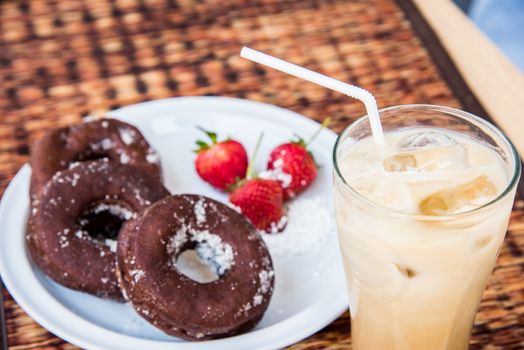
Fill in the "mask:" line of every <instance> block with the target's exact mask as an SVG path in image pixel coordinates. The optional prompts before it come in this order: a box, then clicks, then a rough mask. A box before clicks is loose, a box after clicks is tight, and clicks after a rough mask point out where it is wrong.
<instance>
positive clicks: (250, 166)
mask: <svg viewBox="0 0 524 350" xmlns="http://www.w3.org/2000/svg"><path fill="white" fill-rule="evenodd" d="M263 138H264V133H263V132H261V133H260V136H258V140H257V144H256V146H255V149H254V150H253V154H252V155H251V159H250V160H249V164H248V165H247V171H246V178H247V179H248V180H249V179H251V178H252V177H253V163H255V158H256V157H257V153H258V150H259V148H260V144H261V143H262V139H263Z"/></svg>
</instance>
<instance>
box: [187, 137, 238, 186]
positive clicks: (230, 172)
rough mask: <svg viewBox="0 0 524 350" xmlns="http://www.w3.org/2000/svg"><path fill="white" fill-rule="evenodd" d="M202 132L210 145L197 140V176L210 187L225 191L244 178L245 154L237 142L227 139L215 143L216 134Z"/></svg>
mask: <svg viewBox="0 0 524 350" xmlns="http://www.w3.org/2000/svg"><path fill="white" fill-rule="evenodd" d="M201 130H202V131H204V132H205V133H206V134H207V135H208V136H209V138H210V139H211V145H209V144H207V143H206V142H204V141H201V140H198V141H197V142H196V143H197V145H198V149H197V150H196V151H195V152H196V153H197V158H196V160H195V168H196V171H197V173H198V175H199V176H200V177H201V178H202V179H203V180H204V181H206V182H208V183H210V184H211V185H212V186H214V187H216V188H218V189H221V190H227V189H229V188H230V187H231V186H232V185H234V184H235V183H236V182H238V181H239V180H240V179H243V178H244V177H245V176H246V170H247V165H248V164H247V163H248V159H247V153H246V150H245V148H244V146H242V144H241V143H240V142H238V141H235V140H231V139H227V140H225V141H220V142H217V134H215V133H214V132H210V131H206V130H204V129H201Z"/></svg>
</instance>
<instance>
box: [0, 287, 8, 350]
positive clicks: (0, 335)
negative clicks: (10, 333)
mask: <svg viewBox="0 0 524 350" xmlns="http://www.w3.org/2000/svg"><path fill="white" fill-rule="evenodd" d="M0 349H2V350H7V349H8V344H7V323H6V317H5V311H4V284H3V282H2V279H1V278H0Z"/></svg>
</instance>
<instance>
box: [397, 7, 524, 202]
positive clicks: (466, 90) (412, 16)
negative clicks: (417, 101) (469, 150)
mask: <svg viewBox="0 0 524 350" xmlns="http://www.w3.org/2000/svg"><path fill="white" fill-rule="evenodd" d="M441 1H452V0H441ZM395 2H396V3H397V5H398V6H399V7H400V8H401V9H402V11H403V12H404V14H405V16H406V18H407V20H408V21H409V22H410V23H411V27H412V28H413V31H414V32H415V34H417V36H418V37H419V38H420V40H421V41H422V43H423V44H424V47H425V48H426V49H427V50H428V52H429V54H430V56H431V58H432V59H433V62H434V63H435V65H436V66H437V68H438V71H439V73H440V75H441V76H442V78H443V79H444V81H445V82H446V84H447V85H448V86H449V88H450V89H451V92H452V93H453V95H454V96H455V97H456V98H457V100H458V101H459V102H460V104H461V105H462V108H463V109H464V110H465V111H467V112H470V113H473V114H475V115H477V116H479V117H481V118H483V119H486V120H489V121H490V122H492V123H493V124H496V123H494V122H493V119H492V118H491V117H490V115H489V113H488V112H487V111H486V109H485V108H484V107H483V106H482V103H481V102H480V101H479V99H478V98H477V96H475V94H474V93H473V91H472V90H471V88H470V87H469V85H468V84H467V83H466V81H465V80H464V78H463V77H462V74H461V73H460V71H459V70H458V68H457V66H456V65H455V63H454V62H453V59H452V58H451V56H450V55H449V54H448V52H447V51H446V48H445V47H444V45H443V44H442V42H441V41H440V39H439V38H438V36H437V34H436V33H435V31H434V30H433V28H431V26H430V25H429V23H428V22H427V21H426V19H425V18H424V16H423V15H422V13H421V12H420V10H419V9H418V7H417V5H415V3H413V1H412V0H395ZM523 195H524V177H521V178H520V181H519V184H518V194H517V196H518V197H520V198H522V196H523Z"/></svg>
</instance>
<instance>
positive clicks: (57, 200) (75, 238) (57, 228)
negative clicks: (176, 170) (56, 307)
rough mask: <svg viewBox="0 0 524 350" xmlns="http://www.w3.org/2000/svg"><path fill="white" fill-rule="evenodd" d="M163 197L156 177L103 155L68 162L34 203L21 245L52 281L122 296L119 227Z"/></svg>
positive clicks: (80, 289)
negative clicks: (118, 271)
mask: <svg viewBox="0 0 524 350" xmlns="http://www.w3.org/2000/svg"><path fill="white" fill-rule="evenodd" d="M167 195H169V192H168V191H167V190H166V189H165V188H164V186H163V185H162V183H160V182H159V181H158V179H156V178H152V177H151V176H149V175H148V174H146V173H144V172H142V171H139V170H137V169H136V168H133V167H131V166H128V165H122V164H118V163H115V162H109V161H108V160H107V159H103V160H95V161H88V162H79V163H73V165H71V167H70V168H69V169H67V170H64V171H59V172H57V173H56V174H55V175H54V176H53V177H52V179H51V180H50V181H48V183H47V185H46V186H45V187H44V189H43V190H42V193H41V195H40V196H39V199H38V200H36V201H35V202H34V205H33V207H32V208H31V213H30V217H29V222H28V232H27V235H26V239H27V247H28V250H29V253H30V255H31V257H32V259H33V261H34V262H35V263H36V265H38V267H40V269H41V270H42V271H43V272H44V273H46V274H47V275H48V276H49V277H50V278H52V279H53V280H55V281H56V282H58V283H60V284H62V285H64V286H66V287H69V288H72V289H76V290H79V291H83V292H86V293H90V294H95V295H97V296H100V297H104V298H110V299H115V300H123V298H122V293H121V291H120V288H119V286H118V282H117V278H116V275H115V251H116V240H115V238H116V235H117V234H118V232H119V230H120V226H121V225H122V223H123V222H124V221H126V220H129V219H131V218H132V217H134V216H135V215H136V213H137V212H139V211H140V210H142V209H144V208H145V207H147V206H148V205H150V204H151V203H153V202H155V201H157V200H159V199H160V198H163V197H165V196H167Z"/></svg>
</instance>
